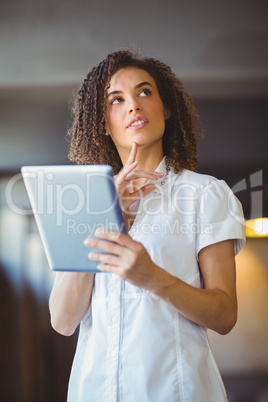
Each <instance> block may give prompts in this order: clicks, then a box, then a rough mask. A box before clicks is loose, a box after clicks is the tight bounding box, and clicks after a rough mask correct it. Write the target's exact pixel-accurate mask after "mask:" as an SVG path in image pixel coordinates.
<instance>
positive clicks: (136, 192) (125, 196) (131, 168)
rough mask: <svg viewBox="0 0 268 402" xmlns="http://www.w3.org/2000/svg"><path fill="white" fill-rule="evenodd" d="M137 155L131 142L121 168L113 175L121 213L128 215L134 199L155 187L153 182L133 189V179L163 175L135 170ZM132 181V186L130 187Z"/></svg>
mask: <svg viewBox="0 0 268 402" xmlns="http://www.w3.org/2000/svg"><path fill="white" fill-rule="evenodd" d="M136 155H137V144H136V143H135V142H133V144H132V148H131V152H130V155H129V157H128V159H127V161H126V163H125V166H124V167H123V169H122V170H121V171H120V172H119V173H118V175H116V176H114V179H115V185H116V188H117V192H118V195H119V199H120V204H121V208H122V211H123V214H124V215H125V216H126V215H129V214H131V212H130V207H131V205H132V204H134V202H135V201H137V200H139V199H141V198H142V197H144V196H145V195H147V194H149V193H150V192H151V191H153V190H154V189H155V187H156V186H155V184H153V183H150V184H145V185H144V186H142V187H140V188H137V189H135V186H134V189H133V182H132V181H133V180H137V179H141V178H145V179H147V180H158V179H159V178H160V177H163V176H164V173H157V172H149V171H146V170H135V168H136V167H137V165H138V162H137V161H135V159H136ZM130 182H132V188H130V184H131V183H130Z"/></svg>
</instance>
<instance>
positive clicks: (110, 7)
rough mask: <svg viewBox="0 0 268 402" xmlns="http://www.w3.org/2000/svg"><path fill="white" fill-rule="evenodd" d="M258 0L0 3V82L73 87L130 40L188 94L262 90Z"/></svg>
mask: <svg viewBox="0 0 268 402" xmlns="http://www.w3.org/2000/svg"><path fill="white" fill-rule="evenodd" d="M267 15H268V3H267V1H265V0H225V1H213V0H202V1H198V0H194V1H193V0H188V1H185V0H179V1H175V0H173V1H172V0H136V1H135V2H130V1H122V0H120V1H119V0H113V1H108V0H106V1H105V0H98V1H96V0H91V1H89V0H88V1H85V0H76V1H71V0H58V1H52V0H50V1H46V0H9V1H6V2H4V1H2V2H1V4H0V38H1V42H0V46H1V48H0V50H1V58H0V87H5V88H10V87H14V86H15V87H17V86H23V87H25V86H30V87H32V86H36V85H37V86H38V85H66V84H69V85H74V84H77V83H78V82H80V81H81V79H82V77H84V76H85V74H86V73H87V72H88V70H89V69H90V68H92V66H93V65H94V64H96V63H97V62H98V61H100V60H101V59H102V58H103V57H104V56H105V55H106V53H107V52H110V51H113V50H117V49H119V48H124V47H127V46H131V45H134V46H135V45H136V46H138V47H139V48H140V50H141V53H142V54H145V55H149V56H154V57H156V58H160V59H161V60H163V61H165V62H167V63H168V64H170V65H171V66H172V68H173V69H174V71H175V72H176V73H177V74H178V75H179V76H180V77H181V78H182V79H183V81H184V82H185V83H187V84H188V85H189V87H190V88H192V94H193V95H199V96H201V95H203V94H204V93H205V94H206V95H213V96H226V95H240V96H241V95H243V96H245V95H247V94H249V93H250V94H252V95H255V96H256V95H263V96H264V95H265V96H267V95H268V87H267V67H268V48H267V37H268V31H267Z"/></svg>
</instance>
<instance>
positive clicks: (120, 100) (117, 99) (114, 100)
mask: <svg viewBox="0 0 268 402" xmlns="http://www.w3.org/2000/svg"><path fill="white" fill-rule="evenodd" d="M122 101H123V99H122V98H120V97H119V96H117V97H115V98H113V99H112V100H111V102H110V104H111V105H116V104H117V103H120V102H122Z"/></svg>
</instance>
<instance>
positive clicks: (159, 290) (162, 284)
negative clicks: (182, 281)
mask: <svg viewBox="0 0 268 402" xmlns="http://www.w3.org/2000/svg"><path fill="white" fill-rule="evenodd" d="M154 278H155V280H154V281H153V283H152V285H151V288H150V292H151V293H153V294H154V295H156V296H158V297H160V298H161V299H164V300H166V299H167V298H168V294H169V293H170V290H171V289H172V288H173V287H174V286H176V285H177V284H178V282H179V279H178V278H177V277H176V276H173V275H171V274H170V273H168V272H167V271H165V270H164V269H163V268H160V267H158V266H156V275H155V276H154Z"/></svg>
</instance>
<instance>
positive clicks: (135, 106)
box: [128, 99, 142, 114]
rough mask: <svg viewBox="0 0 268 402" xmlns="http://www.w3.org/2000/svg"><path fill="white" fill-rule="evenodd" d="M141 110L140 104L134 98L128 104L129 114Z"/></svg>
mask: <svg viewBox="0 0 268 402" xmlns="http://www.w3.org/2000/svg"><path fill="white" fill-rule="evenodd" d="M141 110H142V107H141V105H140V104H139V103H138V102H137V101H136V100H134V99H133V100H132V101H131V102H130V103H129V105H128V113H129V114H131V113H133V112H140V111H141Z"/></svg>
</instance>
